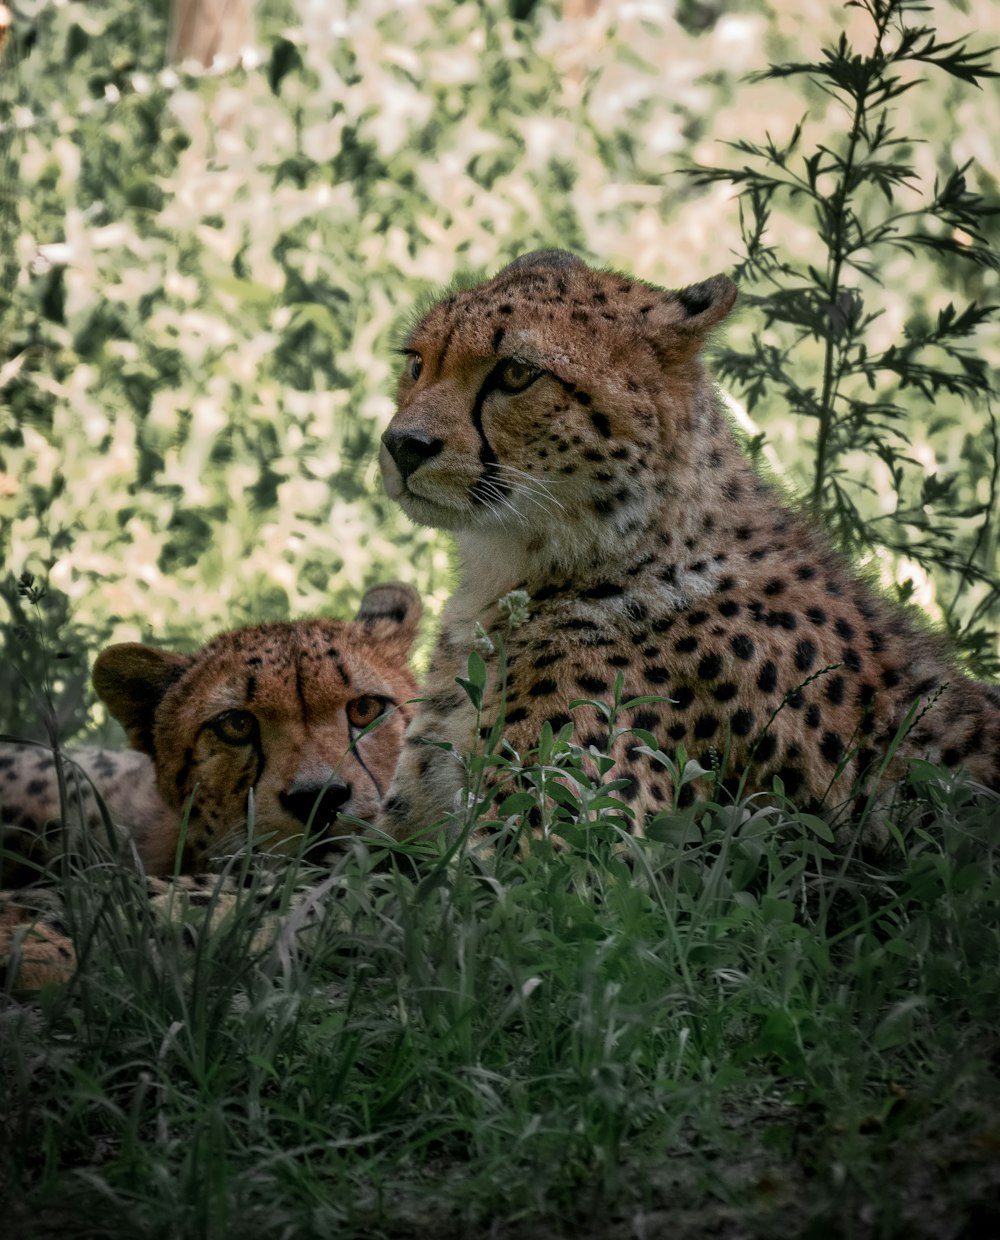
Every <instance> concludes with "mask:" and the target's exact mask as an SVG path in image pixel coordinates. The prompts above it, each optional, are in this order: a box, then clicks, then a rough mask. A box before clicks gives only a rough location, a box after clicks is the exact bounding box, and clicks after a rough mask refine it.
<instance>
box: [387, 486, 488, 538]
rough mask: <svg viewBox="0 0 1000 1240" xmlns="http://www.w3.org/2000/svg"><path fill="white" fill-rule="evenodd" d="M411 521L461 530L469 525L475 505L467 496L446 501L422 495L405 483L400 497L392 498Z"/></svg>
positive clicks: (445, 528) (436, 527) (438, 527)
mask: <svg viewBox="0 0 1000 1240" xmlns="http://www.w3.org/2000/svg"><path fill="white" fill-rule="evenodd" d="M392 498H393V499H395V501H396V503H397V504H399V506H400V508H402V509H403V511H404V512H405V513H406V515H407V516H408V517H409V518H410V520H411V521H416V522H417V524H418V525H429V526H432V527H434V528H435V529H442V530H454V529H461V528H463V527H464V526H466V525H468V524H469V521H470V519H471V517H472V515H473V513H474V508H473V505H472V504H471V503H470V501H469V499H468V497H467V496H463V497H462V498H461V499H458V498H457V497H456V498H455V499H450V498H449V499H445V498H440V497H435V498H433V499H431V498H430V497H429V496H426V495H421V494H420V493H419V492H418V491H415V490H414V489H413V488H412V487H411V486H410V485H409V483H404V484H403V485H402V487H401V488H400V493H399V494H398V495H394V496H392Z"/></svg>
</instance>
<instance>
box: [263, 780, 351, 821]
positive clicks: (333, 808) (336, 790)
mask: <svg viewBox="0 0 1000 1240" xmlns="http://www.w3.org/2000/svg"><path fill="white" fill-rule="evenodd" d="M350 796H351V786H350V784H348V783H347V781H346V780H344V779H341V778H340V776H339V775H333V776H331V778H330V779H328V780H316V779H301V780H300V779H296V780H293V781H292V783H291V784H290V785H289V786H288V788H287V789H286V790H285V791H284V792H282V793H281V794H280V796H279V798H278V799H279V800H280V802H281V804H282V805H283V806H284V808H285V809H286V810H288V812H289V813H290V814H294V815H295V817H296V818H297V819H298V820H299V822H301V823H307V822H308V821H309V817H310V815H312V823H313V829H314V830H315V831H317V832H320V831H322V830H323V829H324V828H325V827H328V826H329V825H330V824H331V823H332V822H334V821H336V818H337V814H338V813H339V812H340V810H341V809H342V808H343V806H344V804H345V803H346V802H347V801H348V800H349V799H350ZM314 811H315V812H314Z"/></svg>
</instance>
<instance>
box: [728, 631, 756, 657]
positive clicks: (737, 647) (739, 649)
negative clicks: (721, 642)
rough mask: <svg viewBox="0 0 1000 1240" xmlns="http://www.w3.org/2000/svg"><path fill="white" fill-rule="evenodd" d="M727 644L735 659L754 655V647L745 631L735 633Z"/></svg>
mask: <svg viewBox="0 0 1000 1240" xmlns="http://www.w3.org/2000/svg"><path fill="white" fill-rule="evenodd" d="M729 645H730V647H731V649H732V652H733V654H734V655H736V657H737V659H752V658H753V656H754V653H755V649H756V648H755V646H754V644H753V641H752V640H751V639H750V638H749V637H747V635H746V634H745V633H737V635H736V636H735V637H734V638H733V639H732V641H731V642H730V643H729Z"/></svg>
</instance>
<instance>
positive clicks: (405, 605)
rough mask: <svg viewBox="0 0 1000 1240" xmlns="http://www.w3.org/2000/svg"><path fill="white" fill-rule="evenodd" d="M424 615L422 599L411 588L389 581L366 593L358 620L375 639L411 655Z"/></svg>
mask: <svg viewBox="0 0 1000 1240" xmlns="http://www.w3.org/2000/svg"><path fill="white" fill-rule="evenodd" d="M422 611H423V608H422V606H421V604H420V596H419V594H417V592H416V590H414V588H413V587H412V586H407V585H403V583H402V582H401V581H389V582H385V583H384V584H382V585H378V586H372V588H371V589H370V590H368V591H367V592H366V594H365V596H364V598H363V599H362V600H361V606H360V607H359V608H358V614H357V617H356V619H357V620H359V621H361V623H362V624H363V625H364V626H365V629H366V630H367V631H368V632H369V633H371V635H372V636H373V637H375V638H377V639H378V640H380V641H386V642H391V643H394V644H397V645H401V646H402V648H403V650H404V651H408V650H409V649H410V647H411V646H412V645H413V643H414V640H415V639H416V636H417V626H418V625H419V624H420V615H421V612H422Z"/></svg>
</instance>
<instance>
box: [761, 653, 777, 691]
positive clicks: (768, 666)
mask: <svg viewBox="0 0 1000 1240" xmlns="http://www.w3.org/2000/svg"><path fill="white" fill-rule="evenodd" d="M777 684H778V669H777V666H776V665H775V664H774V663H773V662H772V661H771V660H770V659H768V661H767V662H766V663H765V664H764V666H763V667H762V668H761V669H760V675H759V676H758V677H757V688H758V689H760V690H761V692H762V693H773V692H774V690H775V688H776V687H777Z"/></svg>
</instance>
